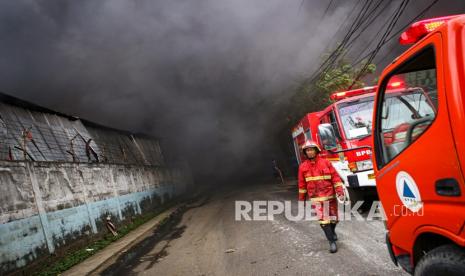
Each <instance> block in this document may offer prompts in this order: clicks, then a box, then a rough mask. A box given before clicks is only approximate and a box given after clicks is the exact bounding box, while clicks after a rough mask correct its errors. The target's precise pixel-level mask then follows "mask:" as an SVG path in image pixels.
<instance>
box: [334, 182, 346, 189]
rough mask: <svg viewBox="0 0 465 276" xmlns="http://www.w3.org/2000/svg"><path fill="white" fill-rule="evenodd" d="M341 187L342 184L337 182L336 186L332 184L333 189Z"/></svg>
mask: <svg viewBox="0 0 465 276" xmlns="http://www.w3.org/2000/svg"><path fill="white" fill-rule="evenodd" d="M342 185H344V184H342V182H337V183H336V184H334V188H337V187H341V186H342Z"/></svg>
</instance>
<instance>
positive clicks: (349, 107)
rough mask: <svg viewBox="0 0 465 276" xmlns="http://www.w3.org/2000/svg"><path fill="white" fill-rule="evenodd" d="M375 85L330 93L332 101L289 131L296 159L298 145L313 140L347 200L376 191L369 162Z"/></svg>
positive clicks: (298, 153)
mask: <svg viewBox="0 0 465 276" xmlns="http://www.w3.org/2000/svg"><path fill="white" fill-rule="evenodd" d="M375 90H376V87H365V88H361V89H355V90H350V91H343V92H337V93H334V94H332V95H331V99H332V100H333V101H335V102H334V103H332V104H330V105H329V106H328V107H326V108H325V109H324V110H322V111H319V112H314V113H309V114H307V115H305V116H304V117H303V118H302V119H301V120H300V121H299V123H298V124H297V125H296V126H295V127H294V128H293V130H292V138H293V143H294V148H295V154H296V158H297V161H298V162H299V163H301V162H302V161H303V155H302V152H301V151H300V147H301V146H302V145H303V144H304V142H305V141H306V140H310V139H311V140H314V141H315V142H317V143H318V144H319V145H320V147H321V149H322V153H321V154H322V155H323V156H324V157H325V158H327V159H329V160H330V161H331V162H332V164H333V166H334V167H335V169H336V170H337V172H338V173H339V175H340V176H341V177H342V178H343V179H344V182H345V185H346V187H347V188H348V191H349V194H350V198H351V201H352V202H353V203H355V202H356V201H358V200H361V199H362V198H363V197H365V196H368V195H372V194H374V193H376V189H375V179H374V178H375V177H374V173H373V164H372V161H371V133H372V122H371V120H372V115H373V101H374V92H375Z"/></svg>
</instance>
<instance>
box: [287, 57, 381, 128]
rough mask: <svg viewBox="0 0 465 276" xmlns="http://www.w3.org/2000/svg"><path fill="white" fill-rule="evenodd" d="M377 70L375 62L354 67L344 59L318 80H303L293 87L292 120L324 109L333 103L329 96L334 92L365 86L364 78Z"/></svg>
mask: <svg viewBox="0 0 465 276" xmlns="http://www.w3.org/2000/svg"><path fill="white" fill-rule="evenodd" d="M375 70H376V66H375V65H374V64H365V63H362V64H361V65H360V66H358V67H353V66H352V65H351V64H350V63H349V62H348V61H347V60H342V61H339V62H338V63H337V64H336V66H334V67H332V68H330V69H328V70H326V71H325V72H322V73H321V74H320V76H319V77H318V78H317V79H316V81H314V82H310V81H308V80H307V79H305V80H303V81H301V82H300V83H298V84H297V85H296V87H295V88H293V90H294V91H293V96H292V97H291V98H290V101H289V106H288V112H289V116H288V117H289V119H290V121H292V122H293V123H295V122H297V120H299V119H300V118H301V117H303V116H304V115H305V114H306V113H309V112H315V111H320V110H322V109H323V108H325V107H326V106H328V105H329V104H331V100H330V99H329V97H330V95H331V94H332V93H334V92H338V91H345V90H348V89H357V88H361V87H364V86H365V83H364V81H363V79H364V78H365V77H366V76H368V75H370V74H372V73H374V72H375Z"/></svg>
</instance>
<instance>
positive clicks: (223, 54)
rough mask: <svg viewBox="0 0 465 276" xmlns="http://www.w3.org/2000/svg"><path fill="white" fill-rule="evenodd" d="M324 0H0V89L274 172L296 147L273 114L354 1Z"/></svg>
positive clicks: (172, 149)
mask: <svg viewBox="0 0 465 276" xmlns="http://www.w3.org/2000/svg"><path fill="white" fill-rule="evenodd" d="M329 2H330V1H309V0H308V1H307V0H306V1H301V0H228V1H226V0H224V1H221V0H195V1H194V0H173V1H161V0H160V1H156V0H102V1H92V0H80V1H71V0H41V1H39V0H37V1H33V0H16V1H9V0H3V1H1V2H0V41H1V43H0V91H3V92H6V93H9V94H11V95H13V96H17V97H19V98H23V99H26V100H29V101H32V102H34V103H37V104H40V105H44V106H46V107H49V108H52V109H56V110H58V111H61V112H64V113H68V114H73V115H77V116H80V117H83V118H86V119H89V120H92V121H96V122H99V123H103V124H106V125H109V126H112V127H116V128H121V129H127V130H131V131H134V132H143V133H149V134H152V135H155V136H157V137H160V138H161V139H162V141H163V145H164V151H165V153H166V154H168V155H175V156H181V157H185V158H187V159H188V160H189V161H190V164H191V166H192V168H193V170H194V172H195V173H196V175H198V176H205V177H208V178H209V179H210V180H212V181H219V180H223V179H227V178H230V179H239V176H249V175H263V174H270V175H271V158H273V157H274V158H279V159H281V162H289V160H287V159H286V158H287V157H288V156H290V155H291V154H292V148H290V147H289V145H287V144H286V145H282V144H281V145H282V146H281V147H279V145H278V141H277V138H276V137H277V136H278V135H279V133H277V132H278V131H281V129H276V128H275V127H274V124H275V123H276V122H274V121H273V120H270V118H275V117H276V116H275V115H276V110H278V109H279V108H280V106H282V104H283V103H285V102H286V100H287V98H288V97H289V96H290V93H289V87H292V86H293V85H294V84H295V83H296V82H297V81H298V80H300V79H301V78H303V77H305V76H308V75H309V73H310V72H312V70H314V69H315V68H316V67H318V63H319V62H320V60H321V55H322V54H323V53H325V52H327V51H328V50H329V49H328V45H330V43H332V45H334V43H336V42H337V40H338V39H339V37H342V36H343V35H344V29H342V31H339V32H338V33H336V31H337V30H338V29H339V27H340V26H341V24H343V23H344V22H346V21H345V19H346V18H347V16H348V14H349V12H350V11H351V10H352V8H353V7H354V4H356V3H357V2H359V1H355V0H354V1H331V3H332V5H331V6H329V8H328V3H329ZM392 2H394V3H396V2H398V1H392ZM411 2H413V1H411ZM427 2H429V1H415V3H413V4H411V7H409V14H414V13H415V11H416V10H419V9H420V8H421V6H424V5H426V4H425V3H427ZM442 2H444V3H446V2H448V1H442ZM452 2H454V3H452ZM461 2H462V1H449V2H448V4H447V5H448V7H450V8H451V9H452V10H453V8H454V5H459V4H460V3H461ZM461 5H462V10H463V4H461ZM392 8H394V4H393V5H392V6H390V9H392ZM444 10H446V11H450V9H444ZM389 11H390V10H389ZM349 21H350V20H349ZM381 22H382V21H381V20H380V21H379V22H378V23H377V24H378V25H377V26H379V24H382V23H381ZM375 25H376V24H375ZM371 35H373V34H371ZM363 37H365V39H368V38H366V36H363ZM363 37H362V38H363ZM368 37H369V35H368ZM362 38H361V39H362ZM357 47H360V46H357ZM392 47H394V46H392Z"/></svg>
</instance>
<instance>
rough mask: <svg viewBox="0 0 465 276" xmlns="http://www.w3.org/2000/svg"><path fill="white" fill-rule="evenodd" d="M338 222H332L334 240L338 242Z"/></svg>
mask: <svg viewBox="0 0 465 276" xmlns="http://www.w3.org/2000/svg"><path fill="white" fill-rule="evenodd" d="M336 224H337V223H336V222H331V224H330V225H331V230H332V231H333V237H334V240H335V241H337V234H336Z"/></svg>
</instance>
